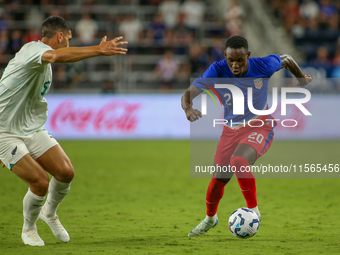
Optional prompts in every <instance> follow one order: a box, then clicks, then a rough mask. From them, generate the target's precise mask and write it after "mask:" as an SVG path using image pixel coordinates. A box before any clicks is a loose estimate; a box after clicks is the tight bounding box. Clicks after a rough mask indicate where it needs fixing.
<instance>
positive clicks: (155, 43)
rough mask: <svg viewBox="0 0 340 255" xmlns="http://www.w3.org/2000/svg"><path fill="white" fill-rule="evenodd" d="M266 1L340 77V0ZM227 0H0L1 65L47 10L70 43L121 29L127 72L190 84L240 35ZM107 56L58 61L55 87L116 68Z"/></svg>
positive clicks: (31, 36)
mask: <svg viewBox="0 0 340 255" xmlns="http://www.w3.org/2000/svg"><path fill="white" fill-rule="evenodd" d="M264 1H267V3H268V6H271V7H272V8H271V10H272V11H273V12H274V14H275V16H277V18H278V20H281V24H282V26H283V27H284V28H285V29H286V31H287V33H289V34H290V35H291V36H292V38H294V42H295V44H296V45H297V47H299V48H300V50H301V51H302V52H303V53H304V54H305V56H306V61H307V62H308V63H313V65H316V66H317V65H320V66H321V65H322V66H323V67H327V66H329V67H330V69H329V70H331V71H329V72H332V73H333V72H334V74H333V75H332V74H330V75H327V77H340V68H339V70H338V71H337V70H336V68H335V69H334V67H336V66H340V42H339V36H340V33H339V23H340V20H339V14H340V1H335V0H334V1H331V0H318V1H317V0H300V1H299V0H264ZM228 2H229V4H228V5H226V6H225V9H224V10H219V11H217V10H216V6H213V5H212V3H213V2H212V1H210V0H113V1H111V0H97V1H95V0H0V68H1V69H0V70H2V69H3V68H4V67H5V66H6V65H7V63H8V61H9V60H10V59H11V58H12V57H13V56H14V54H15V53H16V52H17V51H18V50H19V49H20V48H21V46H22V45H23V44H25V43H27V42H30V41H36V40H39V39H40V26H41V24H42V22H43V21H44V19H45V18H47V17H48V16H51V15H58V16H62V17H64V18H65V19H66V20H68V21H69V22H70V24H71V26H72V29H73V31H72V32H73V39H72V41H71V46H88V45H95V44H98V43H100V40H101V38H102V37H103V36H104V35H107V36H108V39H113V38H114V37H116V36H118V35H123V36H124V40H127V41H129V45H128V49H129V52H128V56H127V59H129V60H128V64H127V68H128V69H122V70H120V71H119V72H129V77H130V76H131V77H132V76H133V72H135V74H136V76H138V72H143V74H144V75H143V77H145V74H146V73H147V72H149V73H150V76H151V77H152V79H154V81H155V82H156V83H157V84H158V85H157V86H158V87H155V86H154V87H153V88H161V89H162V90H165V91H169V90H171V89H174V88H175V89H176V88H185V87H187V86H188V80H189V78H190V77H191V78H194V77H198V76H200V75H201V74H202V73H203V71H204V70H205V69H206V68H207V67H208V66H209V65H210V64H211V63H212V62H213V61H220V60H222V59H224V53H223V51H224V43H225V39H226V38H227V37H229V36H230V35H234V34H238V35H242V24H243V21H244V19H245V16H246V15H245V12H244V9H243V8H242V6H241V5H240V4H239V3H238V1H237V0H229V1H228ZM213 7H214V8H213ZM143 56H144V57H145V58H146V59H148V61H145V64H144V63H143V61H142V63H141V64H139V65H138V64H137V62H138V61H136V59H137V58H138V57H139V58H141V57H143ZM154 56H156V58H155V57H154ZM157 56H158V57H157ZM105 61H108V60H107V59H105V60H104V59H103V61H102V62H100V63H98V61H97V62H96V61H95V60H92V59H89V60H86V61H83V62H78V63H75V64H68V65H54V67H53V68H54V80H53V82H54V88H61V89H65V88H66V89H69V88H78V84H79V83H84V82H86V81H87V82H89V81H91V78H92V77H95V75H94V74H95V73H96V72H97V73H99V72H100V71H103V72H106V73H110V72H112V69H113V68H112V66H110V65H112V61H111V62H105ZM140 62H141V61H140ZM331 67H332V68H331ZM115 69H116V71H117V68H116V67H115ZM333 69H334V70H333ZM117 72H118V71H117ZM119 72H118V73H119ZM119 75H120V74H119ZM110 77H111V76H108V75H106V76H103V78H102V84H103V92H105V93H111V92H114V91H115V90H116V87H115V81H113V80H112V79H111V78H110ZM141 77H142V76H141ZM146 80H148V79H146ZM148 81H149V80H148ZM89 83H90V82H89ZM92 83H93V82H92ZM146 83H147V84H149V83H148V82H146ZM150 84H151V83H150ZM178 84H180V85H178ZM89 86H91V85H89ZM150 86H151V85H150Z"/></svg>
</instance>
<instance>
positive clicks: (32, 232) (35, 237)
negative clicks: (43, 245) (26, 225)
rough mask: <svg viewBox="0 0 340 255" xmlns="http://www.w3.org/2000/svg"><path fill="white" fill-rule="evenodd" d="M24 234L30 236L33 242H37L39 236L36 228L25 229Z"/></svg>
mask: <svg viewBox="0 0 340 255" xmlns="http://www.w3.org/2000/svg"><path fill="white" fill-rule="evenodd" d="M26 234H27V236H28V237H29V238H31V239H32V240H33V241H34V242H39V241H40V237H39V234H38V231H37V230H36V229H32V230H28V231H26Z"/></svg>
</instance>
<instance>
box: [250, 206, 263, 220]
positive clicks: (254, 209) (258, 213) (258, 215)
mask: <svg viewBox="0 0 340 255" xmlns="http://www.w3.org/2000/svg"><path fill="white" fill-rule="evenodd" d="M249 209H250V210H252V211H254V212H255V213H256V214H257V217H259V221H261V213H260V211H259V209H258V208H257V206H256V207H254V208H249Z"/></svg>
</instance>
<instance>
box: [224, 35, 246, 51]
mask: <svg viewBox="0 0 340 255" xmlns="http://www.w3.org/2000/svg"><path fill="white" fill-rule="evenodd" d="M225 48H226V49H227V48H232V49H240V48H245V49H246V50H248V41H247V39H246V38H244V37H242V36H239V35H234V36H232V37H229V38H228V40H227V41H226V43H225Z"/></svg>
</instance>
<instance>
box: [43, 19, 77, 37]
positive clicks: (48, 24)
mask: <svg viewBox="0 0 340 255" xmlns="http://www.w3.org/2000/svg"><path fill="white" fill-rule="evenodd" d="M70 30H71V26H70V24H69V23H67V21H66V20H64V19H63V18H62V17H58V16H51V17H48V18H47V19H46V20H45V21H44V22H43V23H42V25H41V38H43V37H47V38H52V37H53V36H55V34H56V33H57V32H59V31H63V32H66V33H67V32H68V31H70Z"/></svg>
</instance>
